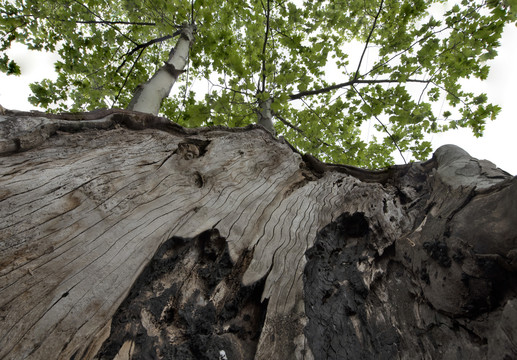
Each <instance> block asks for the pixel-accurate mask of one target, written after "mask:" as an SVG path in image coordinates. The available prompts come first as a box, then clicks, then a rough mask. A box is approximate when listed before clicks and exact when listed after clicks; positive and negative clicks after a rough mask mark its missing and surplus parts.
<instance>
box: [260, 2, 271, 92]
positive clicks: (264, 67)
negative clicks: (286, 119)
mask: <svg viewBox="0 0 517 360" xmlns="http://www.w3.org/2000/svg"><path fill="white" fill-rule="evenodd" d="M262 7H263V8H264V3H263V2H262ZM264 10H265V11H266V34H265V35H264V46H263V47H262V90H261V92H264V91H265V90H266V49H267V41H268V37H269V17H270V15H271V9H270V4H269V0H267V9H264Z"/></svg>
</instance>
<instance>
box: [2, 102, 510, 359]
mask: <svg viewBox="0 0 517 360" xmlns="http://www.w3.org/2000/svg"><path fill="white" fill-rule="evenodd" d="M0 120H1V121H0V153H1V157H0V162H1V166H0V218H1V220H0V358H5V359H25V358H28V359H48V358H49V356H50V358H62V359H68V358H74V359H79V358H102V359H107V358H115V357H117V356H118V357H117V358H119V359H124V358H135V359H137V358H146V357H149V358H164V359H171V358H177V359H189V358H192V359H203V358H206V359H218V358H221V359H223V358H225V357H227V358H228V359H270V358H272V359H277V358H286V359H287V358H289V359H295V358H296V359H302V358H305V359H312V358H315V359H323V358H330V359H344V358H350V359H355V358H364V359H367V358H371V359H377V358H405V359H413V358H415V356H416V357H421V358H467V357H472V358H504V356H506V355H507V356H509V357H510V358H511V357H516V356H517V348H516V344H517V325H516V324H517V300H516V299H515V298H516V282H515V273H516V270H517V231H516V228H515V225H514V224H515V223H516V222H517V204H516V203H517V185H516V180H515V179H514V178H513V177H511V176H509V175H508V174H506V173H505V172H503V171H501V170H499V169H497V168H496V167H495V166H494V165H493V164H492V163H490V162H487V161H478V160H476V159H472V158H471V157H470V156H469V155H468V154H467V153H465V152H464V151H463V150H461V149H459V148H457V147H454V146H447V147H442V148H441V149H439V150H438V151H437V153H436V154H435V156H434V157H433V159H431V160H429V161H428V162H426V163H415V164H411V165H407V166H399V167H393V168H390V169H388V170H385V171H380V172H369V171H364V170H360V169H356V168H352V167H347V166H334V165H326V164H322V163H319V162H318V161H317V160H315V159H314V158H311V157H310V156H303V157H302V156H301V155H300V154H298V153H296V152H295V151H293V149H292V148H291V147H290V146H289V145H288V144H287V143H285V142H283V141H281V140H277V139H274V138H273V137H272V136H271V135H270V134H269V133H268V132H267V131H265V130H264V129H262V128H257V127H249V128H246V129H226V128H211V129H194V130H187V129H183V128H181V127H179V126H176V125H173V124H172V123H170V122H168V121H167V120H166V119H163V118H158V117H153V116H147V115H143V114H138V113H133V112H129V111H99V112H95V113H88V114H81V115H57V116H56V115H53V116H46V115H44V114H27V113H18V112H10V113H9V112H8V113H7V114H6V115H5V116H0Z"/></svg>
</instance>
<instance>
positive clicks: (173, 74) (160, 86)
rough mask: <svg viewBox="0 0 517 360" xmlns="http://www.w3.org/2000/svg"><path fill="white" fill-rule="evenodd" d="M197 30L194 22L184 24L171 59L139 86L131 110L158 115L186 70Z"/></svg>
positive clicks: (130, 104)
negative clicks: (163, 102)
mask: <svg viewBox="0 0 517 360" xmlns="http://www.w3.org/2000/svg"><path fill="white" fill-rule="evenodd" d="M195 30H196V26H195V25H193V24H190V25H183V28H182V29H181V32H180V34H179V39H178V41H177V43H176V46H175V47H174V48H173V49H172V50H171V51H170V53H169V59H168V60H167V61H166V62H165V64H164V65H163V66H162V67H160V68H159V69H158V70H157V71H156V73H155V74H154V75H153V76H152V77H151V79H149V80H148V81H147V82H145V83H144V84H141V85H139V86H138V87H137V89H136V90H135V94H134V95H133V98H132V99H131V102H130V103H129V105H128V109H129V110H133V111H140V112H144V113H148V114H153V115H158V112H159V111H160V107H161V104H162V101H163V99H165V98H166V97H167V96H169V93H170V92H171V89H172V86H173V85H174V84H175V83H176V80H177V79H178V76H180V74H182V73H183V72H184V69H185V66H186V65H187V59H188V55H189V51H190V47H191V45H192V43H193V42H194V32H195Z"/></svg>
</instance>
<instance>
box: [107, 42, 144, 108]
mask: <svg viewBox="0 0 517 360" xmlns="http://www.w3.org/2000/svg"><path fill="white" fill-rule="evenodd" d="M144 50H145V49H142V50H140V54H138V56H137V58H136V59H135V61H134V62H133V65H132V66H131V69H129V72H128V73H127V75H126V78H125V79H124V83H123V84H122V86H121V87H120V90H119V92H118V94H117V96H116V97H115V100H113V104H111V108H113V107H114V106H115V104H116V103H117V101H118V98H119V96H120V94H121V93H122V90H123V89H124V87H126V83H127V80H128V79H129V75H131V73H132V72H133V69H134V68H135V65H136V63H137V62H138V60H139V59H140V56H142V53H143V52H144Z"/></svg>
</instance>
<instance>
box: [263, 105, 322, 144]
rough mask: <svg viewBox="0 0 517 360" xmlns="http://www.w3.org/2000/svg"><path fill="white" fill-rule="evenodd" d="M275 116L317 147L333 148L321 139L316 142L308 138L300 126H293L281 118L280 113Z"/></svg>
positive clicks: (274, 114) (274, 113)
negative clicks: (321, 145)
mask: <svg viewBox="0 0 517 360" xmlns="http://www.w3.org/2000/svg"><path fill="white" fill-rule="evenodd" d="M273 116H275V117H276V118H277V119H278V120H280V121H281V122H283V123H284V124H285V125H287V126H289V127H290V128H291V129H293V130H294V131H296V132H297V133H299V134H300V135H302V136H303V137H304V138H306V139H307V140H309V141H310V142H311V143H313V144H317V145H320V144H323V145H325V146H328V147H330V146H331V145H330V144H327V143H326V142H325V141H323V140H320V139H316V141H314V140H313V139H311V138H310V137H309V136H307V134H306V133H305V131H303V130H302V129H300V128H299V127H298V126H296V125H294V124H293V123H291V122H290V121H288V120H286V119H285V118H283V117H282V116H280V115H279V114H278V113H276V112H273Z"/></svg>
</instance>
